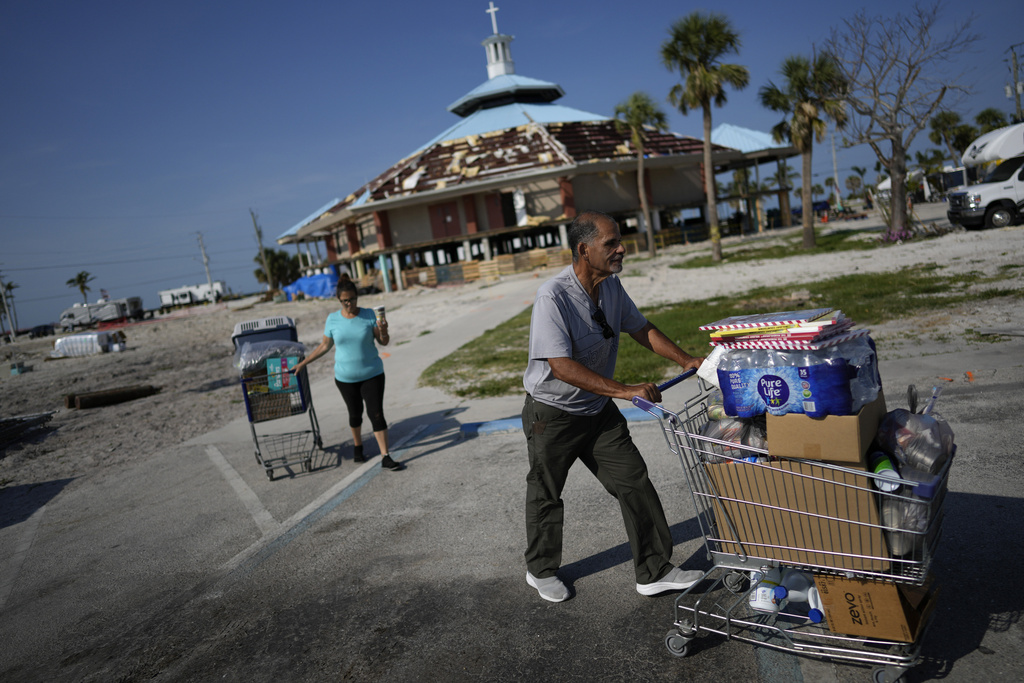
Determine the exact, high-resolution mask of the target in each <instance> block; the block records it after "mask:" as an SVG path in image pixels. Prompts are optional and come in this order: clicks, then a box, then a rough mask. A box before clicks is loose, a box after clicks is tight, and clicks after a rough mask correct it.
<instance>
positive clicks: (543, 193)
mask: <svg viewBox="0 0 1024 683" xmlns="http://www.w3.org/2000/svg"><path fill="white" fill-rule="evenodd" d="M520 188H521V189H522V190H523V194H525V195H526V213H527V214H529V215H530V216H543V217H544V218H546V219H554V218H558V217H559V216H561V215H562V196H561V192H560V190H559V187H558V181H556V180H548V181H543V182H539V183H529V184H526V185H520Z"/></svg>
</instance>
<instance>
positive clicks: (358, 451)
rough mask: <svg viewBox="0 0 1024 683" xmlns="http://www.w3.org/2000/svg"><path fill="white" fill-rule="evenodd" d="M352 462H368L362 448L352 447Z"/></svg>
mask: <svg viewBox="0 0 1024 683" xmlns="http://www.w3.org/2000/svg"><path fill="white" fill-rule="evenodd" d="M352 462H366V456H365V455H363V447H362V446H353V447H352Z"/></svg>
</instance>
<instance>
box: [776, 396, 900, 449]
mask: <svg viewBox="0 0 1024 683" xmlns="http://www.w3.org/2000/svg"><path fill="white" fill-rule="evenodd" d="M885 412H886V411H885V396H883V395H882V393H881V392H879V394H878V398H877V399H875V400H874V401H873V402H872V403H869V404H868V405H866V406H864V407H863V408H861V409H860V412H859V413H857V414H856V415H829V416H827V417H807V416H806V415H803V414H801V413H790V414H789V415H771V414H769V415H767V419H766V422H767V426H768V427H767V428H768V452H769V453H770V454H771V455H777V456H780V457H784V458H801V459H804V460H821V461H823V462H829V463H834V464H837V465H842V466H844V467H860V468H864V467H866V466H867V452H868V447H870V446H871V441H872V439H874V438H875V434H876V433H877V432H878V425H879V424H881V422H882V418H883V417H885Z"/></svg>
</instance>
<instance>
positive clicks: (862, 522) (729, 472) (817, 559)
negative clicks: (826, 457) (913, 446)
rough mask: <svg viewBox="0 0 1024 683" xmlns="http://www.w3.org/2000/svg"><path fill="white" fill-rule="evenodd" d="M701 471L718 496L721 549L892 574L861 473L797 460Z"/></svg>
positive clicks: (786, 561)
mask: <svg viewBox="0 0 1024 683" xmlns="http://www.w3.org/2000/svg"><path fill="white" fill-rule="evenodd" d="M705 468H706V471H707V473H708V477H709V479H710V482H711V484H712V486H713V489H714V490H713V492H712V493H713V494H717V497H715V498H714V500H713V507H714V510H715V519H716V521H717V526H718V537H719V540H720V547H721V550H722V551H723V552H726V553H737V552H738V553H745V554H747V555H749V556H752V557H756V558H763V559H769V560H778V561H779V562H782V563H783V564H805V565H812V566H817V567H831V568H834V569H838V570H854V571H883V572H884V571H888V570H889V565H890V562H889V550H888V546H887V545H886V543H885V539H884V537H883V535H882V530H881V529H880V528H879V526H878V524H879V514H878V506H877V503H876V502H875V496H874V494H873V492H872V491H871V490H869V488H870V487H871V482H870V479H869V478H867V477H866V476H860V475H858V474H854V473H852V472H845V471H841V470H834V469H829V468H827V467H823V466H822V465H820V464H816V463H810V462H801V461H795V460H781V461H777V462H771V463H763V464H760V465H755V464H752V463H745V462H737V463H729V462H725V463H715V464H710V463H709V464H707V465H705ZM735 541H739V543H736V542H735ZM741 544H742V546H741Z"/></svg>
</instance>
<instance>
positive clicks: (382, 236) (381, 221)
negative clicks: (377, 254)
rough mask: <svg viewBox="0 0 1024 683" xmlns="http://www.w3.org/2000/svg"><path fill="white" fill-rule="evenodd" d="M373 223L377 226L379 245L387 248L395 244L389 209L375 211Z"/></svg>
mask: <svg viewBox="0 0 1024 683" xmlns="http://www.w3.org/2000/svg"><path fill="white" fill-rule="evenodd" d="M373 224H374V225H375V226H376V227H377V246H378V247H380V248H381V249H387V248H388V247H391V246H394V244H393V240H392V237H391V222H390V221H389V220H388V212H387V211H374V212H373Z"/></svg>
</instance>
